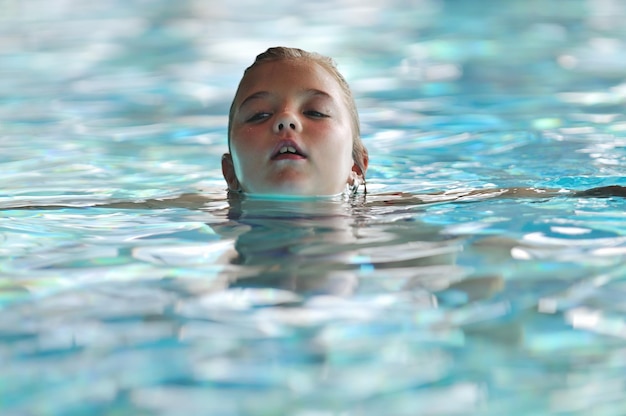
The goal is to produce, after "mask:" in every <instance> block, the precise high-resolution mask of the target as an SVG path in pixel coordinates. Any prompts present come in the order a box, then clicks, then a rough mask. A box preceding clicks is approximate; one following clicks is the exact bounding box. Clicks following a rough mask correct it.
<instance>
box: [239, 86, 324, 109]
mask: <svg viewBox="0 0 626 416" xmlns="http://www.w3.org/2000/svg"><path fill="white" fill-rule="evenodd" d="M303 93H304V94H306V95H311V96H316V95H319V96H322V97H326V98H330V99H332V98H333V97H332V96H331V95H330V94H328V93H327V92H324V91H322V90H318V89H315V88H309V89H306V90H304V91H303ZM271 95H272V94H271V93H270V92H269V91H258V92H255V93H254V94H251V95H249V96H247V97H246V98H245V99H244V100H243V101H242V102H241V104H239V108H241V107H243V106H244V105H246V104H247V103H248V102H250V101H254V100H258V99H262V98H267V97H269V96H271Z"/></svg>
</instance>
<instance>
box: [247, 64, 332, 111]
mask: <svg viewBox="0 0 626 416" xmlns="http://www.w3.org/2000/svg"><path fill="white" fill-rule="evenodd" d="M307 90H319V91H323V92H325V93H327V94H328V95H330V96H331V97H333V98H336V99H340V98H341V97H342V95H343V94H342V88H341V86H340V85H339V82H338V80H337V79H336V78H335V76H334V75H332V74H331V73H330V72H329V71H328V70H327V69H326V68H324V67H323V66H322V65H320V64H319V63H317V62H314V61H311V60H278V61H270V62H263V63H261V64H257V65H255V66H253V67H252V68H250V69H249V70H248V71H247V72H246V74H245V75H244V77H243V79H242V80H241V83H240V84H239V89H238V90H237V95H236V97H235V102H236V103H237V104H239V103H241V101H243V100H244V99H245V98H246V97H247V96H248V95H250V94H254V93H257V92H260V91H266V92H269V93H280V92H283V91H289V92H291V91H296V92H297V91H307Z"/></svg>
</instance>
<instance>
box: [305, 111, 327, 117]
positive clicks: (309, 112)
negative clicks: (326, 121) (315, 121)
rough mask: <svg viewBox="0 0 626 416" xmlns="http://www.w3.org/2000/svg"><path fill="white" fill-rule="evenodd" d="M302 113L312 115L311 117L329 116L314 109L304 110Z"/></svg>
mask: <svg viewBox="0 0 626 416" xmlns="http://www.w3.org/2000/svg"><path fill="white" fill-rule="evenodd" d="M304 114H305V115H307V116H309V117H313V118H326V117H329V115H328V114H324V113H320V112H319V111H315V110H308V111H305V112H304Z"/></svg>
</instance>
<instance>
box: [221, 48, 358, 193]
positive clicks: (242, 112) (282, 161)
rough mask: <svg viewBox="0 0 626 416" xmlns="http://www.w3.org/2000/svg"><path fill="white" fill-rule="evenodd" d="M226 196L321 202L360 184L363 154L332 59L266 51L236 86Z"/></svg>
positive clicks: (352, 107)
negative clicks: (305, 198)
mask: <svg viewBox="0 0 626 416" xmlns="http://www.w3.org/2000/svg"><path fill="white" fill-rule="evenodd" d="M228 148H229V153H227V154H225V155H224V156H223V157H222V172H223V174H224V178H225V179H226V182H227V184H228V189H229V191H235V192H244V193H246V194H250V195H266V196H328V195H336V194H340V193H342V192H344V191H345V190H346V189H349V190H351V191H352V192H356V190H357V188H358V187H359V185H360V184H364V183H365V172H366V170H367V164H368V155H367V150H366V149H365V146H364V145H363V142H362V141H361V136H360V128H359V117H358V114H357V110H356V104H355V102H354V97H353V96H352V92H351V91H350V87H349V86H348V83H347V82H346V80H345V79H344V78H343V76H342V75H341V74H340V73H339V71H338V70H337V67H336V66H335V64H334V62H333V61H332V59H330V58H327V57H325V56H322V55H319V54H316V53H311V52H306V51H303V50H301V49H295V48H285V47H277V48H270V49H268V50H267V51H266V52H264V53H262V54H260V55H258V56H257V58H256V60H255V61H254V63H253V64H252V65H251V66H250V67H248V68H247V69H246V71H245V72H244V75H243V78H242V79H241V81H240V83H239V87H238V88H237V92H236V94H235V98H234V99H233V103H232V105H231V107H230V113H229V117H228Z"/></svg>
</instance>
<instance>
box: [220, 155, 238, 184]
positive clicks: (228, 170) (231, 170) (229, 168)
mask: <svg viewBox="0 0 626 416" xmlns="http://www.w3.org/2000/svg"><path fill="white" fill-rule="evenodd" d="M222 175H224V179H226V184H227V185H228V190H229V191H234V192H239V191H241V186H240V185H239V180H238V179H237V175H235V165H233V158H232V156H231V155H230V153H224V155H223V156H222Z"/></svg>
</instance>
